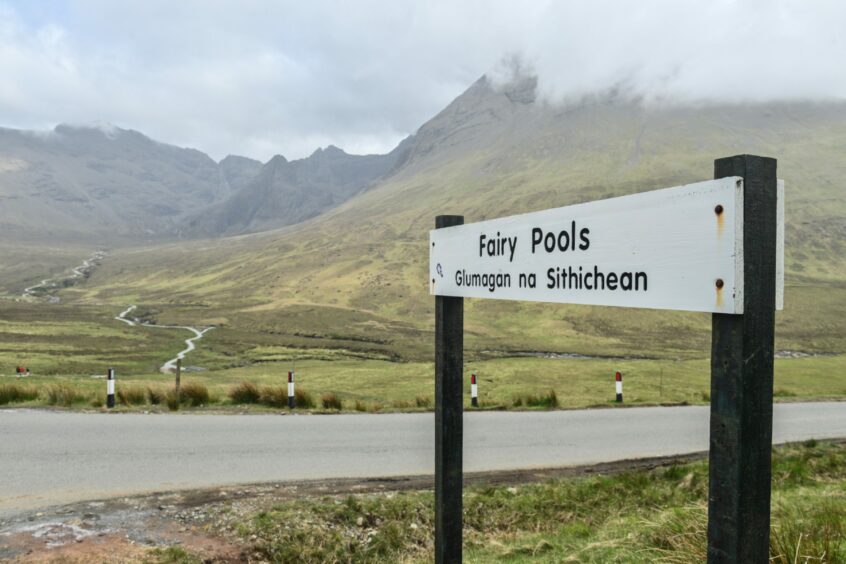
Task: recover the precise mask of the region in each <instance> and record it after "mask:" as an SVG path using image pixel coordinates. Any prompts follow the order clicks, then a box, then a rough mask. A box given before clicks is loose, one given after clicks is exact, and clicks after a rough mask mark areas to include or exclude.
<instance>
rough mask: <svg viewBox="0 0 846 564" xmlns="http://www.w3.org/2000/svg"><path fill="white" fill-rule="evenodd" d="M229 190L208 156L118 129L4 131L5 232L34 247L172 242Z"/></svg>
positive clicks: (1, 194) (0, 159)
mask: <svg viewBox="0 0 846 564" xmlns="http://www.w3.org/2000/svg"><path fill="white" fill-rule="evenodd" d="M230 193H231V190H230V188H229V186H228V185H227V183H226V182H224V181H223V179H222V178H221V174H220V169H219V168H218V165H217V163H215V162H214V161H213V160H212V159H211V158H209V157H208V156H207V155H205V154H204V153H201V152H200V151H196V150H193V149H182V148H179V147H174V146H172V145H166V144H163V143H158V142H156V141H153V140H152V139H150V138H148V137H146V136H144V135H142V134H141V133H138V132H137V131H132V130H124V129H119V128H116V127H76V126H70V125H59V126H57V127H56V128H55V129H54V130H53V131H50V132H38V133H34V132H25V131H17V130H11V129H2V130H0V199H2V206H0V231H1V232H2V233H3V236H4V238H6V239H8V238H10V237H11V238H14V239H30V240H36V241H39V240H40V241H51V242H54V241H62V240H69V239H70V240H103V238H106V239H110V240H120V239H121V238H128V237H135V238H143V239H148V238H155V237H161V236H164V235H172V234H173V230H174V225H176V224H177V223H178V222H179V220H180V219H181V218H182V217H183V216H184V215H185V214H186V213H187V212H188V211H191V210H194V209H199V208H202V207H205V206H208V205H209V204H212V203H214V202H217V201H220V200H223V199H224V198H226V197H227V196H229V194H230Z"/></svg>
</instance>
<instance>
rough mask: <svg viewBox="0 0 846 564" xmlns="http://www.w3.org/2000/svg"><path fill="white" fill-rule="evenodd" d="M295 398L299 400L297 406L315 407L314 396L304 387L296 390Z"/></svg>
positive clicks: (303, 407) (302, 407)
mask: <svg viewBox="0 0 846 564" xmlns="http://www.w3.org/2000/svg"><path fill="white" fill-rule="evenodd" d="M294 400H295V401H296V402H297V407H298V408H301V409H314V407H315V405H316V404H315V403H314V398H313V397H311V394H310V393H308V392H307V391H305V390H303V389H302V388H297V389H296V390H294Z"/></svg>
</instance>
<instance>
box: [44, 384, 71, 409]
mask: <svg viewBox="0 0 846 564" xmlns="http://www.w3.org/2000/svg"><path fill="white" fill-rule="evenodd" d="M77 397H78V394H77V393H76V390H75V389H74V388H73V386H69V385H67V384H53V385H52V386H49V387H48V388H47V404H48V405H58V406H62V407H70V406H71V405H73V402H74V401H76V399H77Z"/></svg>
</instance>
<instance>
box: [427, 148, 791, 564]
mask: <svg viewBox="0 0 846 564" xmlns="http://www.w3.org/2000/svg"><path fill="white" fill-rule="evenodd" d="M714 177H715V178H714V180H711V181H706V182H699V183H696V184H689V185H685V186H678V187H675V188H666V189H663V190H654V191H651V192H642V193H639V194H632V195H629V196H622V197H618V198H610V199H607V200H598V201H595V202H587V203H584V204H577V205H573V206H567V207H563V208H554V209H547V210H542V211H539V212H533V213H528V214H523V215H516V216H511V217H504V218H498V219H492V220H487V221H482V222H478V223H471V224H465V223H464V217H463V216H458V215H441V216H437V218H436V220H435V229H434V230H432V231H430V232H429V243H430V245H429V275H428V279H429V282H430V294H432V295H434V296H435V562H436V563H438V564H446V563H450V564H451V563H454V562H461V554H462V551H461V542H462V540H461V536H462V502H461V493H462V479H463V478H462V445H463V442H462V441H463V422H462V418H463V404H462V398H463V383H462V375H463V360H464V358H463V354H464V353H463V348H464V337H463V332H464V298H466V297H469V298H492V299H504V300H521V301H537V302H552V303H568V304H584V305H603V306H622V307H637V308H650V309H665V310H680V311H699V312H707V313H710V314H711V316H712V340H711V343H712V344H711V420H710V453H709V492H708V548H707V550H708V562H709V563H711V564H716V563H721V564H722V563H731V564H746V563H753V564H757V563H760V564H764V563H766V562H768V560H769V534H770V493H771V482H772V467H771V464H772V461H771V449H772V414H773V407H772V399H773V353H774V333H775V311H776V310H777V309H782V308H783V302H784V185H783V183H782V182H781V181H780V180H777V177H776V160H775V159H771V158H767V157H759V156H752V155H738V156H734V157H728V158H724V159H717V160H716V161H714ZM627 219H628V220H627ZM662 376H663V375H662ZM474 385H475V381H471V386H474ZM615 386H616V400H617V401H618V402H622V401H623V395H622V394H623V390H622V373H620V372H617V373H616V374H615ZM662 388H663V382H662ZM662 391H663V390H662ZM471 394H472V395H473V399H475V396H476V394H475V391H473V390H472V388H471ZM473 405H476V404H473Z"/></svg>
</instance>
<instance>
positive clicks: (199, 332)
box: [115, 305, 214, 374]
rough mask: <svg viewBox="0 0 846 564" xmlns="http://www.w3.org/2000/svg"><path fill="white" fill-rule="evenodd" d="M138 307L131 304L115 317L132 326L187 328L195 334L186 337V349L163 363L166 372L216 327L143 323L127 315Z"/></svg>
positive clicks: (162, 370) (173, 367) (163, 370)
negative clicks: (203, 327)
mask: <svg viewBox="0 0 846 564" xmlns="http://www.w3.org/2000/svg"><path fill="white" fill-rule="evenodd" d="M137 307H138V306H134V305H131V306H129V307H128V308H126V309H125V310H123V311H122V312H120V314H119V315H118V316H117V317H115V319H117V320H118V321H122V322H124V323H126V324H127V325H129V326H131V327H135V326H137V325H140V326H142V327H154V328H159V329H185V330H187V331H191V332H192V333H193V334H194V336H193V337H190V338H188V339H185V349H183V350H181V351H179V354H177V355H176V356H175V357H173V358H172V359H170V360H168V361H167V362H165V363H164V364H163V365H162V367H161V368H160V370H161V372H163V373H165V374H167V373H170V372H171V371H173V370H176V362H177V361H178V360H182V359H184V358H185V355H186V354H188V353H189V352H191V351H193V350H194V349H195V348H197V347H196V345H195V342H196V341H199V340H200V339H202V338H203V336H204V335H205V334H206V333H207V332H209V331H211V330H212V329H214V327H206V328H205V329H197V328H196V327H189V326H187V325H154V324H152V323H141V322H139V321H138V320H137V319H134V318H133V319H130V318H128V317H126V316H127V315H129V314H130V313H132V312H133V311H135V309H136V308H137Z"/></svg>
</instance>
